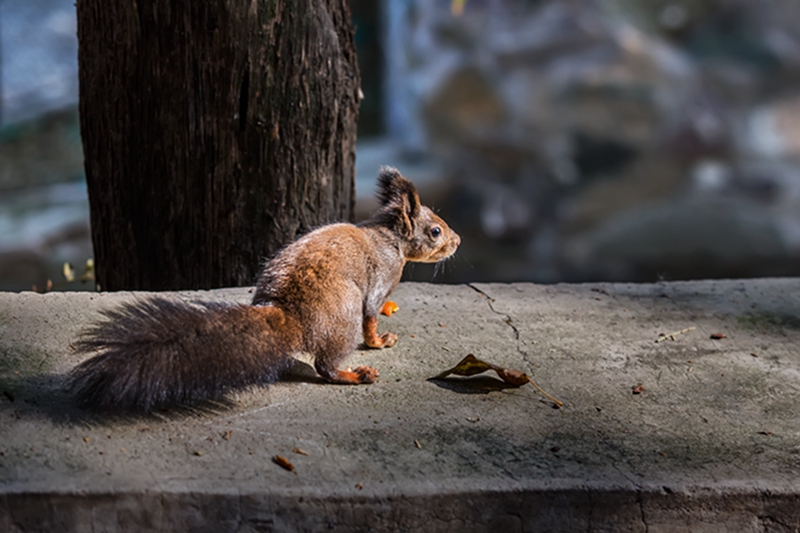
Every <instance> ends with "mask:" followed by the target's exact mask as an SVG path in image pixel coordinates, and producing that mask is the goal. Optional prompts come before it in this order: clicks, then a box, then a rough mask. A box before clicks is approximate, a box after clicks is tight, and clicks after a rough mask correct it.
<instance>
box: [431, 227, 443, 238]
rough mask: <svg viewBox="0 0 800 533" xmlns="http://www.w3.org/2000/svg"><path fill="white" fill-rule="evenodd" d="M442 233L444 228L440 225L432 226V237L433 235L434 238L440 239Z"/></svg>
mask: <svg viewBox="0 0 800 533" xmlns="http://www.w3.org/2000/svg"><path fill="white" fill-rule="evenodd" d="M441 234H442V228H440V227H439V226H434V227H432V228H431V237H433V238H434V239H438V238H439V235H441Z"/></svg>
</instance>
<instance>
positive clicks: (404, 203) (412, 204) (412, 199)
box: [378, 167, 422, 235]
mask: <svg viewBox="0 0 800 533" xmlns="http://www.w3.org/2000/svg"><path fill="white" fill-rule="evenodd" d="M378 188H379V189H378V199H379V200H380V202H381V206H383V207H389V208H394V209H398V210H399V211H400V212H401V214H402V220H403V231H404V232H405V233H406V234H407V235H411V234H412V233H413V232H414V220H415V219H416V218H417V216H419V212H420V209H421V208H422V206H421V204H420V201H419V194H417V188H416V187H414V184H413V183H411V181H410V180H408V179H407V178H404V177H403V176H402V175H401V174H400V171H399V170H397V169H396V168H394V167H381V168H380V171H379V172H378Z"/></svg>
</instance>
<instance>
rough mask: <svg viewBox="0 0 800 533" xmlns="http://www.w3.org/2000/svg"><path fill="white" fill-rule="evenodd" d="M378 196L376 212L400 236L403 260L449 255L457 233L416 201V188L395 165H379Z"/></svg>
mask: <svg viewBox="0 0 800 533" xmlns="http://www.w3.org/2000/svg"><path fill="white" fill-rule="evenodd" d="M378 199H379V200H380V203H381V208H380V210H379V211H378V213H376V215H377V216H378V217H379V218H380V219H381V220H382V221H385V222H386V223H387V225H388V226H389V227H390V229H391V230H392V231H394V233H396V234H397V235H398V236H400V237H401V239H402V240H403V243H404V244H405V248H404V253H405V257H406V260H407V261H415V262H419V263H436V262H438V261H441V260H443V259H446V258H448V257H450V256H451V255H453V253H454V252H455V251H456V248H458V245H459V244H461V237H459V236H458V234H457V233H456V232H455V231H453V230H451V229H450V226H448V225H447V224H446V223H445V221H444V220H442V219H441V218H439V217H438V216H436V214H434V212H433V211H431V210H430V209H429V208H427V207H425V206H424V205H422V204H421V203H420V201H419V194H417V188H416V187H414V184H413V183H411V181H410V180H408V179H407V178H404V177H403V176H402V175H401V174H400V172H399V171H398V170H397V169H396V168H393V167H381V169H380V172H379V173H378Z"/></svg>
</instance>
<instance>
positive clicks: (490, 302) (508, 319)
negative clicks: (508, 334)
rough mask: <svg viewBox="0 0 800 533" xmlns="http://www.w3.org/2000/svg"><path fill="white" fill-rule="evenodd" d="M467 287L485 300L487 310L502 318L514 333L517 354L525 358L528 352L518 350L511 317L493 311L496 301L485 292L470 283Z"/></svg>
mask: <svg viewBox="0 0 800 533" xmlns="http://www.w3.org/2000/svg"><path fill="white" fill-rule="evenodd" d="M467 287H469V288H470V289H472V290H473V291H475V292H477V293H478V294H480V295H481V296H483V297H484V298H486V303H487V304H488V305H489V309H490V310H491V311H492V313H494V314H496V315H499V316H501V317H503V322H505V323H506V325H508V327H510V328H511V331H513V332H514V340H516V341H517V351H518V352H519V353H521V354H522V355H524V356H527V355H528V352H526V351H525V350H523V349H522V348H520V340H519V329H518V328H517V326H515V325H514V321H513V319H512V318H511V315H509V314H508V313H502V312H500V311H498V310H497V309H495V308H494V305H493V304H494V302H495V301H496V299H495V298H492V297H491V296H489V295H488V294H486V292H484V291H482V290H480V289H479V288H478V287H476V286H475V285H473V284H472V283H468V284H467Z"/></svg>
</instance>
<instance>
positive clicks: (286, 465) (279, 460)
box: [272, 455, 294, 472]
mask: <svg viewBox="0 0 800 533" xmlns="http://www.w3.org/2000/svg"><path fill="white" fill-rule="evenodd" d="M272 462H273V463H275V464H276V465H278V466H279V467H281V468H283V469H284V470H288V471H289V472H294V465H293V464H292V463H290V462H289V460H288V459H286V457H281V456H280V455H276V456H275V457H273V458H272Z"/></svg>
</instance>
